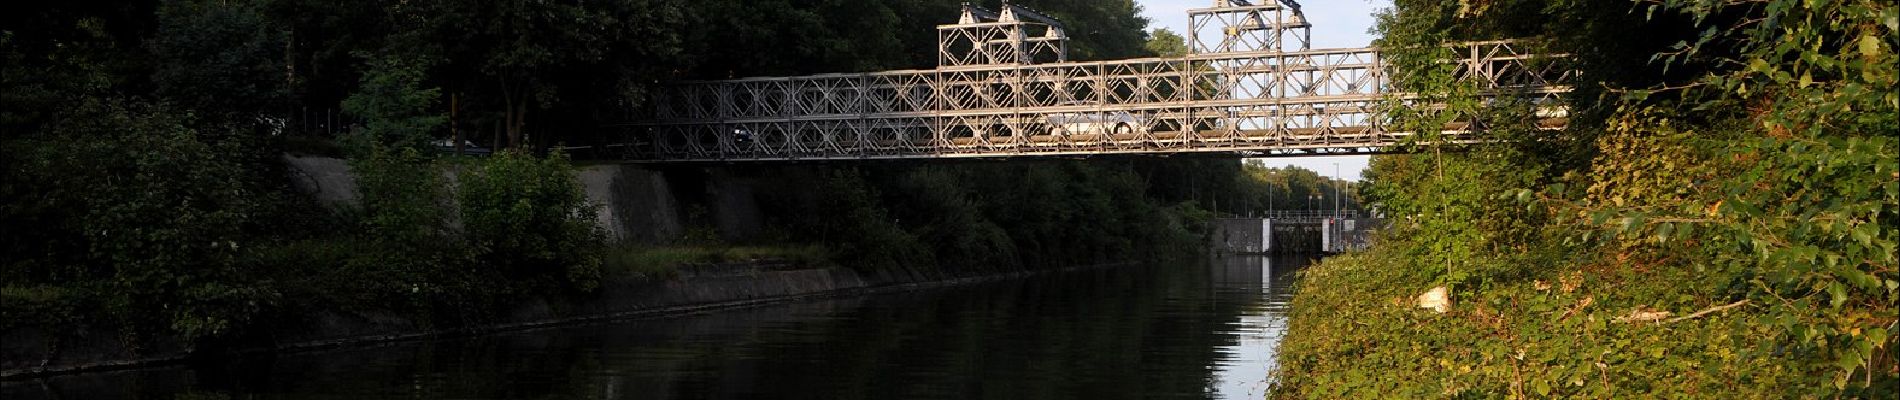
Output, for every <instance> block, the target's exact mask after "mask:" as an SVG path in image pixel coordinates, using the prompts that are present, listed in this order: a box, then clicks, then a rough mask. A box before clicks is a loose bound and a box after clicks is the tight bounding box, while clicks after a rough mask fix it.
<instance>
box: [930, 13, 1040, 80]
mask: <svg viewBox="0 0 1900 400" xmlns="http://www.w3.org/2000/svg"><path fill="white" fill-rule="evenodd" d="M1068 60H1069V36H1068V34H1067V33H1064V32H1063V27H1062V23H1061V22H1059V21H1056V19H1055V18H1051V17H1049V16H1048V15H1044V14H1043V13H1041V12H1038V11H1036V10H1031V9H1029V8H1027V7H1023V6H1018V5H1015V4H1010V3H1009V1H1007V0H1005V1H1003V7H1002V9H1001V11H1000V12H998V11H990V10H989V9H985V8H982V7H978V6H975V5H971V4H970V3H963V12H962V13H961V15H959V16H958V17H957V23H954V24H945V25H938V26H937V65H938V66H939V67H961V66H977V65H1008V64H1018V65H1027V64H1042V63H1060V62H1066V61H1068Z"/></svg>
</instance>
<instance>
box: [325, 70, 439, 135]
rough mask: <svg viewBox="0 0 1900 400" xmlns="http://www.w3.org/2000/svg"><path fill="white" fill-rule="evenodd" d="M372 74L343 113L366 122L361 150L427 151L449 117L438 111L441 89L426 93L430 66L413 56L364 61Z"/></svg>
mask: <svg viewBox="0 0 1900 400" xmlns="http://www.w3.org/2000/svg"><path fill="white" fill-rule="evenodd" d="M363 58H365V59H368V61H369V70H368V71H366V72H365V73H364V74H363V82H362V84H361V85H360V86H359V87H358V89H357V91H356V93H353V94H351V95H350V97H349V98H348V99H344V100H343V111H344V112H348V113H350V114H352V115H355V116H357V117H358V118H362V119H363V127H362V130H361V132H357V133H356V135H357V136H356V139H355V140H357V141H359V143H358V146H357V147H358V148H357V149H356V150H359V151H360V150H366V149H368V148H373V147H390V148H395V149H422V148H424V147H426V146H428V144H429V139H430V137H431V136H432V135H431V134H432V133H434V131H435V130H436V129H437V128H439V127H441V126H442V123H443V122H446V121H447V120H448V118H447V117H445V116H443V115H442V114H441V113H439V112H437V111H436V110H435V109H434V107H435V104H436V102H437V101H438V100H439V99H441V97H442V93H441V89H437V88H423V87H422V84H423V83H422V80H423V79H424V77H426V76H427V73H428V69H429V68H428V64H427V63H426V62H425V61H422V60H419V59H417V58H418V57H415V56H413V55H408V54H401V53H393V54H385V55H379V56H367V55H366V56H364V57H363Z"/></svg>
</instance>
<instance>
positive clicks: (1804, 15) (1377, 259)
mask: <svg viewBox="0 0 1900 400" xmlns="http://www.w3.org/2000/svg"><path fill="white" fill-rule="evenodd" d="M1395 5H1396V7H1395V8H1394V9H1393V10H1392V11H1391V12H1389V13H1386V14H1384V15H1382V16H1381V21H1380V28H1379V29H1380V30H1381V32H1382V33H1383V34H1384V38H1383V39H1382V43H1381V44H1382V45H1383V46H1386V47H1387V48H1388V49H1391V50H1392V52H1391V53H1389V54H1390V58H1391V59H1393V60H1394V61H1395V62H1396V63H1398V64H1399V65H1400V66H1401V67H1400V71H1399V73H1400V76H1399V84H1400V85H1402V86H1404V87H1405V88H1406V89H1408V90H1414V91H1419V92H1421V93H1425V94H1427V95H1431V96H1436V97H1439V98H1441V99H1444V100H1446V101H1448V102H1450V104H1452V105H1453V107H1451V108H1449V109H1447V110H1445V112H1443V113H1426V112H1421V113H1415V114H1410V115H1405V116H1403V117H1404V118H1405V120H1404V121H1401V122H1402V123H1417V124H1437V123H1443V122H1445V121H1449V120H1451V119H1454V118H1482V119H1485V120H1488V121H1492V122H1493V126H1494V129H1493V131H1492V132H1489V134H1491V135H1495V137H1499V138H1505V139H1512V142H1511V143H1510V144H1501V145H1485V146H1476V147H1474V148H1469V149H1458V148H1447V147H1446V146H1437V147H1435V148H1437V149H1441V150H1465V151H1463V152H1456V153H1454V152H1444V153H1442V154H1440V153H1433V154H1420V155H1409V156H1392V157H1380V158H1378V159H1375V162H1374V168H1373V171H1372V173H1371V174H1372V175H1373V178H1372V182H1371V183H1370V184H1369V185H1368V186H1367V187H1366V188H1365V189H1364V194H1365V196H1366V197H1367V198H1369V199H1371V200H1372V201H1373V202H1374V203H1375V204H1377V205H1378V206H1379V207H1381V208H1382V209H1384V210H1386V211H1388V212H1390V213H1391V214H1393V215H1394V216H1397V217H1401V218H1403V219H1402V220H1401V221H1399V223H1397V224H1395V226H1394V229H1392V230H1389V231H1387V232H1385V234H1384V235H1383V237H1382V241H1381V246H1380V247H1379V248H1377V249H1375V250H1374V251H1372V252H1369V253H1365V254H1357V255H1353V256H1349V257H1345V258H1342V259H1335V260H1330V261H1328V262H1327V263H1325V264H1324V265H1323V266H1321V267H1318V268H1316V269H1314V270H1312V271H1311V272H1310V273H1308V274H1307V275H1306V277H1305V278H1304V279H1305V281H1304V284H1305V285H1307V287H1314V288H1325V290H1305V291H1302V292H1301V293H1300V295H1299V297H1298V298H1297V299H1296V300H1295V302H1294V303H1295V306H1294V309H1295V315H1294V316H1293V322H1292V325H1291V328H1290V329H1291V332H1290V333H1289V335H1288V341H1287V342H1286V343H1285V344H1284V345H1283V346H1284V347H1283V350H1282V353H1281V354H1282V355H1283V356H1282V357H1283V358H1282V359H1281V360H1282V362H1283V363H1284V367H1283V369H1282V370H1281V371H1280V372H1279V373H1278V374H1277V375H1276V378H1277V379H1278V381H1279V384H1280V385H1279V388H1280V391H1278V392H1276V395H1278V396H1282V397H1312V398H1338V397H1361V396H1391V395H1398V396H1408V397H1440V396H1451V397H1500V396H1511V397H1544V396H1563V397H1707V398H1890V397H1892V396H1894V395H1895V393H1900V370H1897V369H1896V368H1900V367H1896V364H1895V358H1894V357H1893V354H1894V350H1893V349H1894V345H1895V343H1894V341H1895V339H1894V335H1893V331H1894V329H1895V328H1894V327H1895V325H1894V324H1895V321H1896V307H1895V306H1894V304H1895V303H1896V301H1897V300H1900V291H1897V289H1896V288H1900V284H1897V283H1896V281H1900V267H1896V265H1897V263H1896V258H1895V257H1896V256H1895V250H1896V247H1897V246H1896V243H1897V242H1900V222H1896V221H1900V165H1896V164H1900V161H1896V158H1900V135H1896V134H1895V132H1896V131H1900V122H1896V120H1897V119H1900V100H1896V99H1900V95H1896V94H1894V93H1893V91H1892V90H1891V88H1892V87H1893V86H1894V84H1895V78H1896V75H1900V72H1897V71H1896V67H1895V60H1896V58H1895V55H1894V49H1895V47H1896V45H1900V38H1897V37H1896V28H1900V26H1896V22H1895V21H1896V20H1897V19H1896V16H1897V15H1900V8H1896V7H1895V6H1893V5H1892V4H1891V3H1888V2H1877V1H1831V2H1830V1H1792V0H1786V1H1784V0H1766V1H1748V2H1734V1H1701V0H1664V1H1636V2H1625V1H1565V2H1542V1H1485V2H1478V1H1436V0H1420V1H1399V2H1397V3H1396V4H1395ZM1506 38H1529V39H1531V40H1533V41H1536V42H1538V43H1540V45H1541V48H1542V49H1543V51H1546V52H1552V53H1568V54H1571V57H1572V58H1571V61H1570V62H1572V63H1574V64H1572V65H1574V66H1575V67H1576V68H1577V69H1579V70H1580V71H1581V72H1582V74H1581V76H1582V77H1583V81H1582V82H1579V84H1577V85H1576V87H1577V88H1578V91H1577V93H1576V94H1574V95H1573V96H1572V97H1571V98H1570V99H1569V101H1570V105H1571V107H1572V109H1571V110H1572V113H1571V117H1570V118H1571V124H1570V125H1571V126H1570V128H1569V129H1567V130H1564V131H1562V132H1554V133H1550V132H1538V131H1535V130H1533V129H1527V128H1526V127H1525V126H1524V125H1523V124H1519V123H1517V121H1523V120H1524V119H1523V118H1522V115H1524V114H1523V112H1524V109H1523V108H1522V105H1510V104H1499V103H1489V104H1487V103H1484V102H1479V101H1475V99H1474V98H1473V97H1472V96H1473V95H1475V94H1476V93H1475V92H1474V91H1473V90H1472V88H1470V87H1469V86H1466V85H1462V84H1459V83H1458V82H1454V81H1452V80H1450V79H1449V74H1450V70H1449V68H1448V67H1447V66H1446V65H1445V64H1442V63H1437V62H1436V60H1439V59H1443V57H1445V55H1446V54H1445V51H1447V50H1448V49H1446V48H1443V47H1440V46H1439V44H1441V43H1444V42H1447V41H1458V40H1485V39H1506ZM1422 140H1427V141H1429V140H1433V138H1430V137H1426V138H1423V139H1422ZM1437 285H1449V286H1450V287H1451V288H1452V299H1453V303H1454V306H1453V308H1452V311H1450V312H1449V313H1446V314H1442V315H1438V314H1432V313H1430V312H1429V311H1419V310H1418V309H1416V308H1414V307H1411V299H1412V298H1413V296H1416V295H1418V294H1419V293H1421V292H1424V291H1425V290H1426V289H1427V288H1429V287H1432V286H1437ZM1374 321H1376V322H1374ZM1374 371H1376V372H1374Z"/></svg>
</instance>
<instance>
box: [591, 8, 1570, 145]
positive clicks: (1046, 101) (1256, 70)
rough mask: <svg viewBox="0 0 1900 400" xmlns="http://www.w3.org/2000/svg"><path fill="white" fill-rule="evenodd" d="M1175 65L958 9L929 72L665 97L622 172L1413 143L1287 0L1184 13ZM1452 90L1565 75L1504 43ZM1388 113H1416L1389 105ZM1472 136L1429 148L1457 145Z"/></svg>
mask: <svg viewBox="0 0 1900 400" xmlns="http://www.w3.org/2000/svg"><path fill="white" fill-rule="evenodd" d="M1188 17H1189V19H1190V26H1191V29H1190V32H1188V33H1187V37H1188V42H1189V47H1190V49H1191V50H1192V52H1191V53H1190V54H1187V55H1184V56H1180V57H1170V58H1143V59H1129V60H1110V61H1086V62H1078V61H1071V60H1069V59H1068V57H1067V50H1068V39H1069V36H1068V33H1067V31H1066V30H1065V29H1064V27H1063V26H1062V24H1061V23H1060V21H1057V20H1056V19H1054V18H1051V17H1049V16H1047V15H1045V14H1043V13H1041V12H1037V11H1035V10H1031V9H1028V8H1025V7H1021V6H1017V5H1013V4H1009V3H1007V2H1006V1H1005V2H1004V3H1003V5H1002V7H1001V8H1000V9H998V10H990V9H985V8H982V7H978V6H975V5H971V4H968V3H965V4H964V6H963V8H962V12H961V15H959V16H958V19H957V22H956V23H953V24H946V25H940V26H938V27H937V32H938V48H937V59H938V62H939V65H938V67H937V68H936V69H929V70H902V71H882V72H869V73H848V74H821V75H809V76H793V77H772V78H746V79H737V80H721V81H695V82H681V83H677V84H672V85H668V86H665V87H663V88H661V89H660V90H659V93H658V94H657V96H656V98H655V99H654V100H653V101H651V102H649V104H650V108H649V109H645V110H639V111H637V112H636V114H637V115H639V117H637V118H636V120H635V121H633V122H632V123H629V124H626V125H625V126H623V128H624V131H623V133H624V135H625V136H624V139H622V141H623V143H621V146H620V147H621V148H622V149H624V150H625V152H624V154H625V155H626V157H627V158H628V159H629V160H630V161H635V162H690V161H773V160H779V161H783V160H840V159H912V158H957V157H1021V156H1058V155H1070V156H1073V155H1097V154H1157V153H1210V152H1213V153H1231V154H1239V155H1244V156H1249V157H1273V156H1293V155H1309V154H1352V153H1370V152H1377V151H1380V149H1382V148H1387V147H1389V146H1393V145H1396V144H1399V143H1401V141H1402V140H1404V139H1405V138H1406V137H1407V136H1409V135H1411V134H1413V133H1414V132H1405V131H1400V130H1396V129H1391V128H1390V127H1388V121H1389V118H1388V117H1387V110H1386V109H1385V107H1390V106H1391V105H1392V104H1395V102H1393V101H1392V100H1393V99H1404V98H1406V96H1405V95H1404V94H1400V93H1392V92H1390V86H1391V80H1390V75H1391V74H1390V73H1389V71H1388V67H1387V65H1386V64H1385V63H1383V62H1382V61H1381V59H1380V57H1379V51H1378V50H1377V49H1374V48H1350V49H1320V50H1315V49H1311V45H1310V39H1311V32H1310V28H1311V26H1312V25H1311V24H1310V23H1309V22H1308V21H1307V19H1306V17H1305V15H1304V14H1302V13H1301V12H1300V8H1299V5H1298V4H1297V3H1295V2H1293V1H1291V0H1255V1H1245V0H1214V1H1213V6H1212V7H1208V8H1199V9H1192V10H1189V11H1188ZM1456 46H1458V47H1459V48H1460V50H1461V51H1460V52H1461V53H1462V54H1463V56H1462V58H1461V59H1457V60H1447V62H1451V63H1457V64H1458V65H1459V68H1458V69H1457V70H1458V71H1459V75H1460V76H1459V78H1460V79H1466V80H1471V81H1474V82H1477V83H1478V84H1479V86H1480V87H1481V88H1482V89H1485V90H1489V91H1492V92H1494V93H1509V95H1510V96H1517V97H1531V98H1532V99H1530V100H1532V101H1538V102H1540V103H1547V104H1550V105H1551V106H1549V107H1544V113H1545V115H1544V116H1545V117H1547V118H1545V119H1544V120H1543V121H1544V123H1545V124H1546V126H1548V127H1557V126H1560V125H1561V124H1562V122H1563V118H1562V117H1563V110H1562V108H1561V106H1560V104H1561V103H1560V102H1556V101H1555V100H1556V99H1557V97H1558V96H1559V95H1561V94H1563V93H1567V92H1568V91H1569V87H1568V86H1566V82H1567V81H1568V80H1569V78H1570V74H1571V73H1570V72H1569V71H1568V70H1564V69H1559V68H1557V67H1555V65H1556V64H1554V63H1544V62H1534V60H1537V59H1539V58H1547V57H1546V56H1539V55H1535V54H1529V53H1527V52H1526V51H1524V49H1522V48H1521V46H1519V45H1518V44H1517V43H1514V42H1509V41H1498V42H1480V43H1465V44H1459V45H1456ZM1398 104H1400V106H1404V107H1433V105H1432V104H1418V103H1416V102H1404V101H1400V102H1398ZM1472 129H1473V127H1472V126H1471V124H1470V123H1468V122H1466V123H1454V124H1451V125H1448V126H1446V127H1444V129H1443V133H1446V134H1448V137H1450V138H1452V140H1454V141H1456V140H1466V139H1465V138H1468V137H1469V135H1468V133H1469V132H1470V131H1471V130H1472Z"/></svg>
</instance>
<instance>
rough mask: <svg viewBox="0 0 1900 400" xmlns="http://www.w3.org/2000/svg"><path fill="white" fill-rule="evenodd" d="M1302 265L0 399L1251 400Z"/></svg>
mask: <svg viewBox="0 0 1900 400" xmlns="http://www.w3.org/2000/svg"><path fill="white" fill-rule="evenodd" d="M1309 262H1310V261H1309V260H1308V259H1306V258H1303V257H1275V258H1265V257H1228V258H1218V259H1214V260H1212V261H1206V262H1200V263H1183V264H1173V265H1153V266H1130V267H1116V268H1099V269H1089V270H1082V271H1076V272H1064V273H1051V274H1044V275H1039V276H1034V277H1029V278H1022V279H1012V280H1000V281H990V282H983V283H975V284H968V285H959V286H949V287H936V288H927V289H921V290H916V291H909V292H901V293H885V294H873V295H865V296H857V297H844V298H830V299H819V300H808V301H799V302H793V303H784V304H776V305H770V306H761V307H753V308H743V309H733V310H723V311H715V312H709V313H703V314H695V315H684V316H670V317H660V318H650V319H638V320H627V321H617V322H611V323H600V324H591V325H580V326H566V327H559V328H549V329H540V330H530V331H517V332H507V333H500V334H493V335H485V336H476V337H463V338H451V339H441V340H432V341H415V342H403V343H394V344H385V345H378V346H367V347H350V348H343V349H332V350H323V351H306V352H291V353H284V354H275V355H256V356H248V357H243V358H241V359H227V360H214V361H201V362H196V363H193V364H186V365H175V366H169V367H160V368H152V369H142V370H132V371H114V372H100V373H88V374H79V375H66V376H55V377H49V378H43V379H35V380H12V381H5V382H0V389H4V390H3V392H4V394H5V396H4V397H5V398H6V399H15V400H17V399H115V398H126V399H754V398H757V399H767V398H770V399H779V398H793V399H900V398H902V399H966V398H997V399H1066V398H1075V399H1118V398H1181V399H1197V398H1217V399H1242V398H1260V397H1261V396H1263V395H1264V394H1265V393H1264V389H1265V383H1264V382H1263V379H1265V377H1266V376H1267V375H1268V373H1269V371H1268V370H1269V368H1271V366H1272V365H1273V358H1274V346H1275V345H1276V344H1278V343H1279V338H1280V335H1281V332H1282V331H1283V328H1284V321H1285V318H1284V315H1283V312H1284V310H1285V307H1286V302H1287V300H1288V299H1289V298H1290V297H1291V293H1292V284H1293V281H1294V276H1295V275H1294V272H1296V271H1298V270H1299V269H1301V268H1303V267H1305V266H1306V265H1307V264H1308V263H1309Z"/></svg>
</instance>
